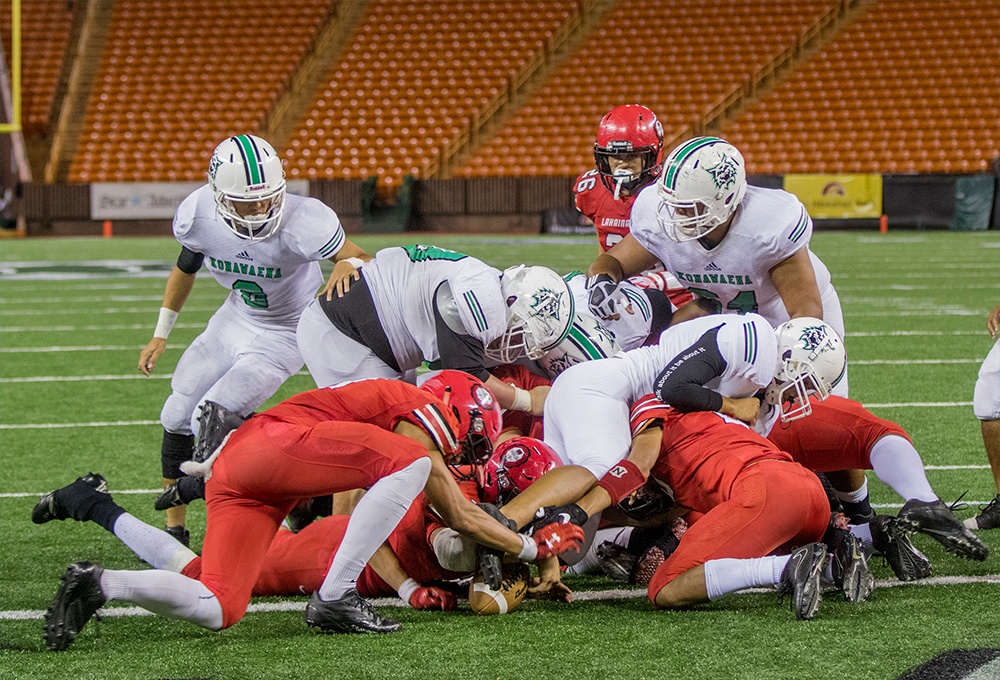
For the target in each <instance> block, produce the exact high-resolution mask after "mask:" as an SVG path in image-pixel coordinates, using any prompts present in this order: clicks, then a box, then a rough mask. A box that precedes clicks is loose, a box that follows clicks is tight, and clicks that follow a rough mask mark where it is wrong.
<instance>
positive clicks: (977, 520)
mask: <svg viewBox="0 0 1000 680" xmlns="http://www.w3.org/2000/svg"><path fill="white" fill-rule="evenodd" d="M964 524H965V527H966V528H967V529H974V530H976V531H982V530H983V529H1000V493H998V494H997V497H996V498H994V499H993V500H991V501H990V502H989V503H988V504H987V505H986V507H985V508H981V509H980V512H979V514H978V515H976V516H975V517H970V518H969V519H967V520H965V522H964Z"/></svg>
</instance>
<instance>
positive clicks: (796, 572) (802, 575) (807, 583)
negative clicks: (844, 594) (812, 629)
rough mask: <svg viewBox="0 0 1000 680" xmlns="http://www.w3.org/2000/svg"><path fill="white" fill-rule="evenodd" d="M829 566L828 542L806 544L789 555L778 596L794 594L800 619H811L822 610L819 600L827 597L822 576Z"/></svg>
mask: <svg viewBox="0 0 1000 680" xmlns="http://www.w3.org/2000/svg"><path fill="white" fill-rule="evenodd" d="M825 566H826V544H825V543H810V544H808V545H804V546H802V547H801V548H799V549H798V550H796V551H795V552H793V553H792V555H791V557H789V558H788V564H786V565H785V570H784V571H783V572H781V581H780V582H779V583H778V595H779V596H780V597H781V598H782V599H784V597H785V595H791V596H792V611H793V612H795V618H796V619H799V620H800V621H808V620H810V619H812V618H813V617H815V616H816V612H817V611H819V603H820V602H821V601H822V600H823V593H822V586H821V585H820V578H822V576H823V569H824V567H825Z"/></svg>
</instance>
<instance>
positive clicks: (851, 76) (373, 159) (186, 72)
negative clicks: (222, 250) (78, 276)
mask: <svg viewBox="0 0 1000 680" xmlns="http://www.w3.org/2000/svg"><path fill="white" fill-rule="evenodd" d="M848 1H849V0H769V1H767V2H762V1H761V0H701V1H699V2H697V3H692V2H689V1H688V0H659V1H658V2H649V1H648V0H618V1H617V2H615V3H613V4H612V6H611V9H610V11H608V13H607V14H606V15H604V16H603V17H602V18H601V19H600V21H599V22H598V23H597V25H596V26H595V27H593V28H592V29H591V30H589V32H588V33H586V34H585V35H584V40H583V41H582V42H580V43H579V44H575V45H574V47H573V50H572V53H570V54H569V55H567V56H566V58H565V59H564V60H562V61H556V62H552V63H553V66H552V69H551V70H550V71H546V72H545V77H544V80H542V81H541V82H538V83H533V85H532V87H533V89H532V90H531V94H530V95H529V96H528V97H527V99H526V100H525V101H523V102H521V101H517V102H516V104H517V108H516V109H514V110H511V109H508V110H507V111H508V112H507V113H505V114H504V115H505V116H509V117H506V118H501V119H498V120H497V121H495V123H494V124H491V125H490V126H489V127H488V128H487V129H490V130H491V132H490V136H489V137H488V138H487V139H485V142H484V143H481V144H479V145H478V146H471V147H470V152H471V153H472V154H473V155H472V156H471V157H468V158H465V159H464V161H462V162H463V163H464V165H462V166H461V167H458V168H457V169H455V170H453V173H454V174H455V175H458V176H461V177H480V176H541V175H552V176H572V175H576V174H578V173H580V172H582V171H584V170H586V169H588V168H590V167H592V165H593V158H592V153H591V149H592V144H593V139H594V135H595V132H596V128H597V124H598V122H599V120H600V118H601V116H602V115H603V114H604V113H606V112H607V111H608V110H610V109H611V108H613V107H614V106H617V105H619V104H623V103H641V104H645V105H646V106H649V107H650V108H652V109H653V110H654V111H655V112H656V113H657V115H658V116H659V117H660V120H661V121H662V122H663V125H664V130H665V134H666V137H667V144H668V146H669V145H670V144H671V143H672V142H675V141H677V138H678V137H680V136H683V135H687V134H691V133H692V130H694V129H696V128H697V127H698V125H700V124H702V123H703V122H704V121H705V120H706V119H707V118H706V117H707V116H708V115H709V114H710V112H712V110H713V109H714V108H715V107H716V106H717V105H718V104H719V103H720V102H722V101H723V100H725V99H726V98H727V97H729V96H731V95H733V94H734V93H737V92H739V91H740V90H742V89H746V88H747V85H748V83H749V82H750V79H751V77H752V76H753V75H754V74H755V73H756V72H758V71H759V70H760V69H761V68H764V67H766V66H767V65H768V64H769V63H770V62H771V61H772V60H773V59H774V58H775V57H776V56H778V55H780V54H782V53H783V52H785V51H786V50H789V49H791V48H792V47H794V46H796V45H801V44H802V41H803V37H804V36H805V35H808V34H809V32H810V31H811V30H812V29H813V28H814V27H815V26H816V23H817V21H818V20H819V18H820V17H823V16H824V15H825V14H827V13H828V12H829V11H830V10H831V9H835V8H840V7H844V6H846V5H845V3H846V2H848ZM335 4H336V2H335V1H334V0H287V1H286V2H284V3H282V5H281V6H282V11H281V12H275V11H274V5H273V4H272V3H263V2H252V3H251V2H246V1H245V0H216V1H212V2H209V1H207V0H204V1H202V0H199V1H198V2H148V1H145V0H116V1H115V2H114V3H113V12H112V18H111V21H110V23H109V25H108V27H107V28H108V34H107V38H106V41H105V43H104V47H103V51H102V52H101V55H100V64H99V68H98V69H97V73H96V76H95V77H94V81H93V83H92V84H91V85H92V86H91V88H90V97H89V99H88V101H87V104H86V108H85V110H83V111H80V112H79V119H80V121H81V123H82V131H81V133H80V136H79V138H78V139H77V141H76V145H75V149H76V151H75V155H74V157H73V159H72V162H71V164H70V166H69V175H68V179H69V181H72V182H89V181H140V180H141V181H148V180H159V181H171V180H200V179H202V178H203V177H204V168H205V162H206V158H207V156H208V155H209V154H210V153H211V150H212V148H213V147H214V145H215V144H216V143H217V142H218V141H219V140H221V139H222V138H224V137H225V136H226V135H229V134H233V133H237V132H256V133H260V132H261V131H262V129H263V126H264V124H265V121H266V120H267V116H268V115H269V114H270V113H271V111H272V108H273V107H274V105H275V103H276V101H277V100H278V98H279V97H280V96H281V94H282V93H283V91H284V90H285V89H286V87H287V86H288V83H289V82H290V79H291V78H293V77H294V75H295V73H296V72H297V70H298V69H299V68H300V66H301V64H302V59H303V57H304V56H305V55H306V54H308V52H309V51H310V49H311V46H312V43H313V41H314V40H315V39H316V37H317V34H318V31H319V30H320V29H321V28H322V27H323V26H324V25H325V23H326V22H327V20H328V19H329V17H330V12H331V5H335ZM71 5H72V3H67V2H66V0H28V1H26V2H22V7H23V43H24V44H23V55H24V59H23V68H24V77H23V116H22V118H23V121H24V126H25V132H26V133H27V134H28V135H29V136H31V135H35V136H41V135H44V134H46V133H48V132H51V129H50V128H51V125H52V123H53V120H54V119H53V118H52V113H53V112H52V107H53V101H54V97H55V95H56V92H57V90H58V86H59V84H58V80H59V77H60V74H62V73H68V71H69V69H67V68H65V67H64V59H65V54H66V51H67V49H66V47H67V41H68V38H69V35H70V33H71V31H72V28H73V27H72V22H73V13H72V12H71V11H70V10H69V9H68V8H69V7H70V6H71ZM588 7H591V5H588V4H587V3H586V2H585V0H545V1H544V2H543V1H542V0H512V1H510V2H503V3H496V2H489V1H487V0H369V1H368V2H367V3H366V11H365V13H364V15H363V17H362V19H361V20H360V22H359V23H358V25H357V26H356V28H355V30H354V32H353V34H351V35H350V36H349V37H348V38H347V42H346V45H345V46H344V49H343V51H342V53H341V54H340V56H339V58H338V60H337V61H336V63H335V64H334V65H333V67H332V68H331V69H330V71H329V72H328V73H327V74H326V76H325V78H324V79H323V80H322V82H321V84H320V86H319V87H318V88H317V89H316V91H315V92H307V93H302V94H303V95H304V96H306V97H307V98H308V102H309V103H308V105H307V106H306V107H305V111H306V112H305V114H304V115H303V116H302V118H301V120H300V121H299V122H298V124H297V125H296V126H295V129H294V130H293V132H292V133H291V134H290V136H289V137H288V139H287V141H286V142H284V143H283V145H282V146H283V147H284V148H283V149H282V153H283V157H284V159H285V164H286V168H287V171H288V175H289V177H290V178H316V179H319V178H345V177H352V178H358V177H373V176H374V177H378V178H379V179H380V187H381V188H383V189H385V188H391V187H392V186H396V185H398V184H399V183H400V181H401V179H402V177H403V176H405V175H415V176H416V177H426V176H428V175H429V174H431V173H432V172H433V171H434V170H435V168H437V167H438V164H439V162H440V161H441V160H442V154H444V153H445V151H446V150H447V149H448V148H449V146H454V145H455V144H456V143H457V142H459V141H461V140H463V139H465V138H466V135H468V134H469V131H470V125H471V121H473V120H482V119H483V118H484V116H485V117H488V116H489V114H490V112H491V111H493V110H494V108H495V107H494V105H495V104H496V102H497V100H498V98H502V97H507V96H508V95H509V93H510V91H511V87H512V79H513V78H515V76H517V75H518V74H519V72H521V70H522V69H523V68H525V66H526V65H531V64H534V63H536V62H537V60H539V59H541V58H545V59H550V60H551V59H552V57H553V55H552V53H551V44H550V43H549V42H548V41H549V40H550V39H552V37H553V36H556V35H558V36H564V35H567V29H568V27H572V26H575V25H576V22H578V21H580V20H581V18H585V16H589V15H586V14H585V10H587V8H588ZM0 34H2V36H3V39H4V47H5V49H6V50H8V55H7V56H8V59H9V49H10V0H0ZM248 36H251V37H250V38H249V39H248ZM998 82H1000V2H997V0H949V2H940V1H939V0H879V1H878V2H873V3H869V4H864V5H862V6H861V8H860V11H859V12H858V13H857V15H856V16H854V17H852V19H851V21H850V22H849V23H848V24H847V25H846V26H845V27H844V28H843V30H842V32H841V33H839V34H836V33H835V34H833V35H832V36H824V40H823V41H822V43H821V46H820V49H819V50H818V51H816V52H815V53H804V54H803V57H802V61H801V62H799V63H796V64H795V68H794V69H793V70H791V71H789V72H787V73H781V74H779V77H778V78H777V79H775V80H774V81H773V85H771V87H770V89H762V90H761V91H760V93H759V99H757V100H756V101H754V102H751V104H750V105H749V107H748V108H747V109H746V110H745V111H742V112H740V111H737V112H735V113H733V114H732V115H731V119H730V120H728V121H725V122H723V124H722V131H721V134H722V135H723V136H725V137H727V138H729V139H731V140H732V141H733V142H734V143H736V144H737V145H738V146H739V147H740V148H741V149H742V150H743V151H744V153H745V155H746V157H747V161H748V168H749V170H750V172H751V173H754V174H770V173H774V174H783V173H789V172H885V173H892V172H900V173H909V172H982V171H984V170H986V169H987V167H988V164H989V162H990V160H991V159H993V158H996V157H997V156H1000V120H998V115H997V111H998V110H1000V88H998V87H997V83H998ZM474 141H478V140H474ZM70 148H72V147H70ZM436 176H440V175H436ZM62 179H66V178H65V177H64V178H62Z"/></svg>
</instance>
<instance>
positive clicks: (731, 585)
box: [705, 555, 791, 600]
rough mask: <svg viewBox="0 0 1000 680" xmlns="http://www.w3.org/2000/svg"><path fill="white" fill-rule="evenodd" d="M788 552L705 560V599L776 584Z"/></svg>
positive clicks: (787, 558) (714, 598)
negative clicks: (785, 553)
mask: <svg viewBox="0 0 1000 680" xmlns="http://www.w3.org/2000/svg"><path fill="white" fill-rule="evenodd" d="M790 557H791V556H790V555H772V556H770V557H753V558H749V559H733V558H724V559H719V560H709V561H708V562H705V588H706V589H707V590H708V599H710V600H717V599H718V598H720V597H722V596H723V595H728V594H729V593H734V592H736V591H737V590H744V589H745V588H754V587H756V586H776V585H778V583H780V582H781V573H782V572H783V571H784V570H785V565H786V564H788V560H789V558H790Z"/></svg>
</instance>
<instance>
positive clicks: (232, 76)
mask: <svg viewBox="0 0 1000 680" xmlns="http://www.w3.org/2000/svg"><path fill="white" fill-rule="evenodd" d="M329 7H330V2H329V0H289V1H288V2H285V3H284V5H283V11H282V12H281V13H278V14H276V13H275V12H274V11H273V7H269V6H268V5H266V4H264V3H252V2H250V3H248V2H244V1H243V0H217V1H215V2H211V3H189V2H144V1H143V0H117V1H116V2H115V7H114V14H113V18H112V22H111V26H110V27H109V29H108V38H107V41H106V46H105V49H104V54H103V57H102V63H101V68H100V71H99V72H98V75H97V78H96V81H95V82H94V86H93V89H92V91H91V96H90V100H89V101H88V103H87V110H86V113H85V114H84V130H85V132H84V133H83V135H82V136H81V138H80V141H79V144H78V147H77V152H76V155H75V157H74V159H73V162H72V164H71V166H70V171H69V179H70V181H79V182H87V181H149V180H170V181H173V180H199V179H202V178H204V176H205V163H206V159H207V158H208V156H209V155H210V154H211V153H212V149H213V148H214V147H215V145H216V144H217V143H218V142H219V141H220V140H222V139H224V138H225V137H226V136H227V135H231V134H235V133H240V132H258V131H259V130H260V127H261V124H262V122H263V120H264V118H265V116H266V115H267V113H268V111H269V110H270V108H271V106H272V105H273V104H274V101H275V100H276V99H277V97H278V96H279V95H280V93H281V91H282V89H283V87H284V84H285V82H286V81H287V79H288V78H290V77H291V75H292V73H294V71H295V69H296V68H297V67H298V64H299V62H300V61H301V59H302V57H303V55H304V53H305V51H306V48H307V47H308V45H309V43H310V41H311V40H313V39H314V36H315V34H316V31H317V29H318V28H319V26H320V25H321V24H322V22H323V21H324V20H325V18H326V16H327V13H328V11H329Z"/></svg>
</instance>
